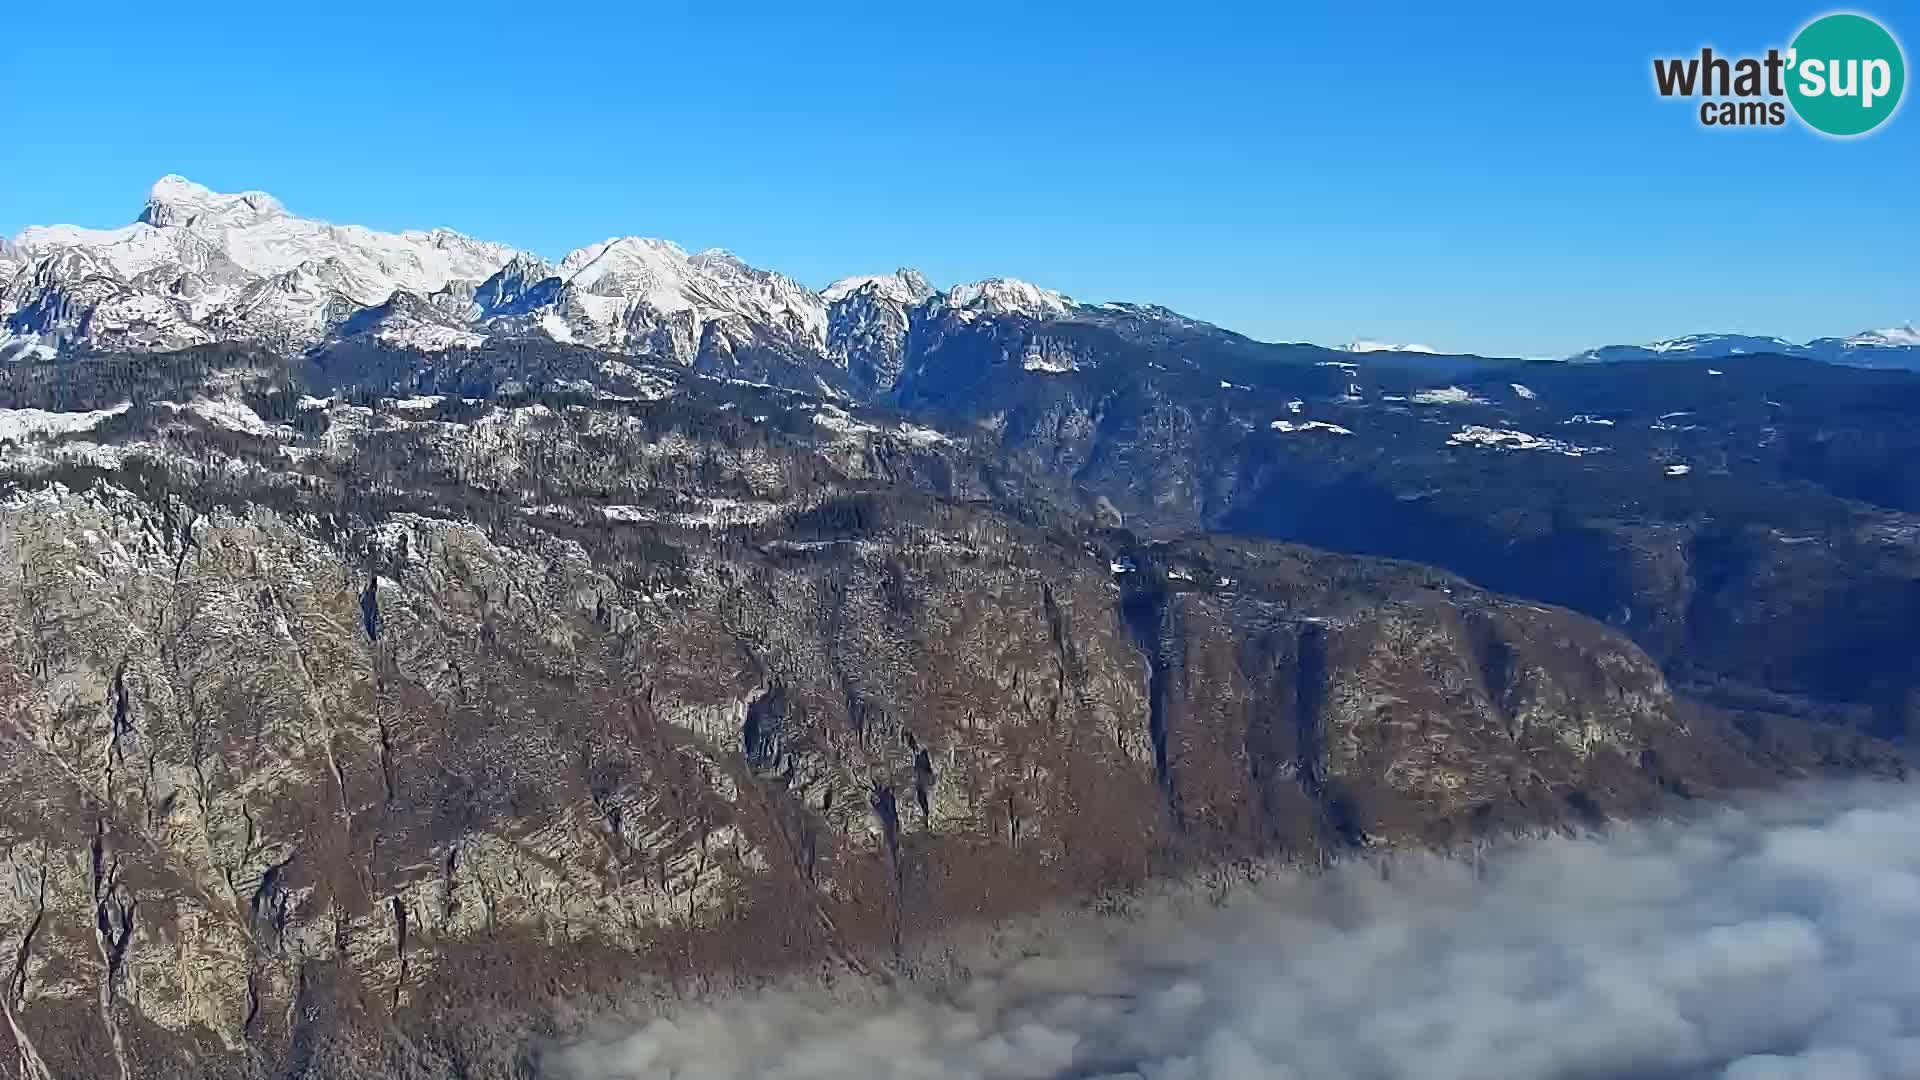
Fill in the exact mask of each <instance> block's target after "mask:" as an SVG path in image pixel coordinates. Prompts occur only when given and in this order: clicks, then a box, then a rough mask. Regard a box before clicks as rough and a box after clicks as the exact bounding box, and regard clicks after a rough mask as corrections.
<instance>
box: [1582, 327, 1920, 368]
mask: <svg viewBox="0 0 1920 1080" xmlns="http://www.w3.org/2000/svg"><path fill="white" fill-rule="evenodd" d="M1767 354H1771V355H1776V356H1793V357H1799V358H1801V359H1805V360H1820V361H1823V362H1825V363H1829V364H1845V365H1848V366H1851V367H1883V368H1916V367H1920V329H1916V328H1915V327H1914V325H1913V324H1912V323H1907V324H1906V325H1904V326H1894V327H1887V328H1885V329H1880V330H1863V331H1861V332H1860V333H1857V334H1852V335H1849V336H1847V337H1823V338H1815V339H1813V340H1812V341H1807V342H1802V343H1795V342H1792V341H1788V340H1786V339H1785V338H1778V337H1763V336H1759V335H1754V334H1688V335H1685V336H1683V337H1677V338H1668V339H1667V340H1665V341H1655V342H1650V343H1648V344H1646V345H1605V346H1602V347H1600V348H1597V349H1588V350H1587V351H1586V352H1583V353H1578V354H1576V355H1574V356H1572V357H1569V358H1568V359H1569V360H1571V361H1572V362H1574V363H1618V362H1621V361H1632V360H1725V359H1729V358H1732V357H1737V356H1757V355H1767Z"/></svg>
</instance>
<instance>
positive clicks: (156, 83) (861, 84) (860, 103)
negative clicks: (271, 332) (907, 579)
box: [0, 0, 1920, 355]
mask: <svg viewBox="0 0 1920 1080" xmlns="http://www.w3.org/2000/svg"><path fill="white" fill-rule="evenodd" d="M1454 6H1455V5H1450V4H1407V5H1404V6H1403V5H1390V4H1371V3H1362V2H1354V0H1341V2H1330V3H1326V4H1316V5H1313V7H1314V8H1315V10H1306V11H1299V10H1285V9H1286V8H1291V7H1293V5H1281V4H1267V3H1258V4H1256V3H1246V4H1237V5H1215V4H1209V3H1203V2H1193V0H1182V2H1177V3H1166V2H1162V3H1154V4H1136V3H1131V2H1119V3H1097V4H1094V3H1088V4H1071V5H1069V4H1042V3H1040V2H1038V0H1034V2H1031V3H1021V4H1013V3H998V2H977V3H967V4H954V3H934V4H913V3H904V4H903V3H886V4H881V3H861V2H855V3H840V4H827V5H820V4H792V3H782V4H777V5H776V4H771V3H760V2H758V0H738V2H731V3H709V4H699V5H696V4H678V3H660V4H648V3H638V2H636V3H632V4H608V5H604V6H600V5H594V4H575V3H568V4H557V3H556V4H541V5H535V4H525V5H516V6H492V5H489V4H487V3H479V2H468V3H461V4H444V5H442V4H428V3H424V2H422V3H415V2H412V0H389V2H387V3H383V4H379V5H370V4H361V3H352V2H343V3H336V4H331V5H326V6H324V7H323V6H322V5H318V4H286V5H277V4H260V3H257V2H256V3H250V4H246V5H234V6H232V7H230V8H228V9H226V10H224V11H217V12H216V11H213V10H212V9H211V5H202V4H199V3H191V4H181V5H173V4H146V5H141V6H132V5H129V6H126V7H124V8H116V7H115V6H114V5H111V4H108V5H101V6H97V7H89V8H88V9H87V10H86V11H85V13H84V14H82V13H81V12H80V11H79V10H78V9H75V8H73V7H72V6H70V5H59V6H56V5H54V4H51V3H47V2H45V0H24V4H22V3H21V2H20V0H16V2H15V3H14V4H13V5H11V6H10V9H9V12H8V16H7V19H6V24H5V29H4V33H5V36H6V38H7V39H8V44H7V45H6V46H5V48H4V49H0V95H4V98H5V100H6V101H7V102H8V108H7V112H8V115H9V118H10V120H9V124H8V128H9V130H8V131H6V132H5V133H4V135H3V136H0V235H3V234H11V233H13V232H15V231H16V230H18V229H19V228H20V227H21V226H24V225H28V224H35V223H43V222H51V221H62V222H75V223H79V224H88V225H110V224H121V223H124V222H126V221H128V220H130V219H131V218H132V217H133V216H134V215H135V214H136V213H137V212H138V210H139V206H140V202H141V200H142V198H143V197H144V194H145V192H146V189H147V187H148V186H149V185H150V184H151V183H152V181H153V180H154V179H155V178H156V177H158V176H159V175H160V174H162V173H166V172H179V173H182V174H184V175H186V176H189V177H191V178H193V179H195V180H198V181H200V182H202V183H205V184H207V185H209V186H212V187H214V188H217V189H222V190H236V189H242V188H261V189H265V190H268V191H271V192H273V193H275V194H276V195H278V196H280V197H281V199H282V200H283V201H284V202H285V203H286V204H287V205H288V206H289V207H290V208H291V209H293V210H294V211H296V212H299V213H304V214H308V215H312V216H318V217H323V218H327V219H330V220H335V221H341V222H357V223H364V224H369V225H374V226H378V227H386V228H403V227H425V226H433V225H446V226H450V227H453V228H456V229H460V230H462V231H464V232H468V233H472V234H474V235H477V236H482V237H486V238H489V239H497V240H503V241H506V242H510V243H513V244H515V245H519V246H522V247H526V248H530V249H533V250H535V251H539V252H541V253H543V254H547V255H552V256H557V255H560V254H563V253H564V252H565V251H567V250H568V249H570V248H572V247H575V246H578V245H581V244H584V243H588V242H591V241H593V240H596V239H601V238H604V237H606V236H609V235H614V234H621V233H638V234H643V235H650V236H662V237H666V238H668V239H671V240H674V241H676V242H679V243H681V244H682V245H685V246H687V247H690V248H699V247H707V246H720V247H727V248H730V249H732V250H734V251H735V252H737V253H738V254H740V255H741V256H742V257H743V258H746V259H747V260H748V261H750V262H754V263H756V264H758V265H763V266H768V267H772V268H775V269H779V270H783V271H785V272H787V273H789V274H791V275H793V276H795V277H797V278H799V279H801V280H803V281H806V282H808V283H811V284H814V285H821V284H824V283H825V282H827V281H828V280H831V279H832V278H834V277H838V276H841V275H844V274H851V273H861V272H873V271H879V270H887V269H891V268H893V267H894V266H897V265H901V264H906V265H913V266H918V267H920V268H921V269H923V270H925V271H926V272H927V273H928V274H929V275H930V276H931V277H932V278H933V279H934V280H935V281H936V282H937V283H952V282H955V281H959V280H967V279H972V278H977V277H983V276H988V275H993V274H1005V275H1012V276H1017V277H1023V278H1027V279H1030V280H1033V281H1036V282H1039V283H1041V284H1045V285H1048V286H1051V287H1054V288H1058V289H1061V290H1063V291H1065V292H1067V293H1069V294H1071V295H1073V296H1075V297H1076V298H1079V299H1083V300H1106V299H1135V300H1150V301H1155V302H1159V303H1164V304H1167V305H1169V306H1171V307H1173V308H1176V309H1178V310H1180V311H1183V312H1186V313H1188V314H1191V315H1195V316H1198V317H1201V318H1205V319H1209V320H1212V321H1215V322H1219V323H1221V324H1223V325H1226V326H1230V327H1233V328H1235V329H1239V330H1242V331H1244V332H1246V333H1249V334H1252V335H1254V336H1256V337H1262V338H1267V339H1273V340H1288V341H1293V340H1309V341H1321V342H1330V343H1337V342H1340V341H1345V340H1348V339H1350V338H1355V337H1361V336H1366V337H1374V338H1380V339H1386V340H1393V341H1419V342H1425V343H1429V344H1432V345H1434V346H1437V347H1441V348H1447V349H1461V350H1478V351H1483V352H1499V353H1513V354H1522V355H1535V354H1563V353H1566V352H1570V351H1573V350H1576V349H1579V348H1582V347H1585V346H1588V345H1592V344H1596V343H1601V342H1614V341H1641V340H1646V339H1650V338H1656V337H1661V336H1666V335H1671V334H1676V333H1681V332H1685V331H1689V330H1722V329H1726V330H1750V331H1764V332H1771V333H1778V334H1781V335H1784V336H1787V337H1793V338H1804V337H1809V336H1815V335H1821V334H1828V333H1840V332H1851V331H1854V330H1858V329H1862V328H1865V327H1869V326H1881V325H1887V324H1890V323H1897V322H1902V321H1905V320H1908V319H1920V244H1917V243H1916V242H1917V241H1920V195H1916V194H1915V193H1916V191H1920V113H1916V108H1915V106H1914V105H1913V104H1912V103H1911V102H1909V103H1908V104H1907V105H1906V107H1904V108H1903V109H1902V110H1901V113H1900V114H1899V115H1897V116H1896V117H1895V118H1894V119H1893V121H1891V123H1890V124H1889V125H1888V126H1887V127H1885V128H1883V129H1882V130H1881V131H1880V132H1879V133H1877V134H1875V135H1874V136H1872V137H1869V138H1867V139H1863V140H1855V141H1852V142H1839V141H1829V140H1825V139H1822V138H1819V137H1817V136H1814V135H1811V134H1809V133H1807V132H1806V131H1804V130H1802V129H1800V128H1798V127H1797V126H1796V127H1791V128H1789V129H1788V130H1785V131H1781V130H1778V129H1771V130H1766V131H1733V132H1728V131H1710V130H1703V129H1702V128H1701V127H1700V126H1699V125H1698V123H1697V120H1696V118H1695V116H1694V115H1693V112H1692V109H1691V107H1690V106H1688V105H1686V104H1682V103H1678V102H1671V101H1661V100H1659V99H1657V98H1656V97H1655V96H1654V93H1653V91H1652V82H1651V76H1650V74H1649V60H1650V58H1651V57H1652V56H1654V55H1683V54H1686V53H1689V52H1697V51H1698V49H1699V47H1700V46H1701V45H1702V44H1709V43H1710V44H1713V45H1715V46H1716V47H1717V48H1720V49H1723V50H1727V51H1745V50H1751V51H1759V50H1762V49H1764V48H1766V47H1767V46H1769V45H1784V44H1785V43H1786V41H1787V40H1788V38H1790V36H1791V35H1792V33H1793V32H1794V31H1795V30H1796V29H1797V28H1798V27H1799V26H1801V25H1802V24H1803V23H1804V22H1806V21H1807V20H1808V19H1809V18H1810V17H1812V16H1813V15H1815V14H1819V13H1821V12H1822V11H1824V10H1826V9H1824V8H1822V7H1819V6H1815V5H1805V4H1801V5H1793V4H1789V5H1779V4H1772V3H1722V4H1717V5H1712V6H1708V5H1687V7H1688V8H1689V10H1687V11H1684V12H1676V11H1672V10H1667V8H1668V7H1669V5H1665V4H1652V3H1646V4H1634V3H1627V4H1622V3H1607V4H1582V5H1558V4H1555V5H1533V4H1529V5H1515V6H1512V7H1509V8H1495V7H1493V6H1480V5H1474V7H1475V10H1474V11H1472V12H1470V13H1454V12H1452V11H1450V10H1443V9H1450V8H1453V7H1454ZM176 7H178V8H179V9H182V10H174V9H175V8H176ZM1043 8H1044V9H1045V10H1041V9H1043ZM185 9H201V10H200V11H199V12H192V13H188V12H186V10H185ZM1862 10H1866V11H1868V12H1869V13H1871V14H1875V15H1878V16H1880V17H1881V18H1882V19H1883V20H1884V21H1886V22H1887V23H1889V24H1890V25H1891V27H1892V29H1893V30H1894V32H1895V33H1896V34H1897V35H1901V36H1902V39H1903V41H1904V42H1905V43H1906V45H1907V50H1908V54H1909V59H1910V60H1911V59H1912V58H1913V54H1914V52H1915V44H1914V43H1915V42H1917V41H1920V5H1916V4H1914V3H1912V2H1911V0H1908V2H1905V3H1900V4H1881V5H1879V6H1872V5H1869V6H1868V7H1866V8H1864V9H1862ZM1914 93H1920V91H1909V94H1908V96H1912V95H1913V94H1914ZM1796 264H1798V265H1796Z"/></svg>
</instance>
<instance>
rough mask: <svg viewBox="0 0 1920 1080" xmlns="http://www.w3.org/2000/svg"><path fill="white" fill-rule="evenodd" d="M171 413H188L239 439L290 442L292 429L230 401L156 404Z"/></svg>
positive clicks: (214, 400)
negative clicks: (285, 440)
mask: <svg viewBox="0 0 1920 1080" xmlns="http://www.w3.org/2000/svg"><path fill="white" fill-rule="evenodd" d="M154 404H156V405H161V406H164V407H166V408H169V409H172V410H174V411H175V412H190V413H192V414H193V415H195V416H197V417H199V418H200V419H202V420H205V421H206V422H207V423H209V424H212V425H213V426H215V427H221V428H226V429H227V430H228V431H238V432H240V433H241V434H243V435H258V436H260V437H261V438H265V439H282V438H290V437H292V435H293V429H292V428H288V427H275V426H273V425H272V424H269V423H267V422H266V421H265V420H262V419H260V414H259V413H257V412H254V411H253V410H252V409H250V408H248V407H247V406H246V405H245V404H244V403H242V402H238V401H234V400H232V399H230V398H218V399H214V398H194V399H193V400H192V401H189V402H187V403H186V404H185V405H182V404H180V403H179V402H177V401H158V402H155V403H154Z"/></svg>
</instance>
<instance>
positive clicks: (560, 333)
mask: <svg viewBox="0 0 1920 1080" xmlns="http://www.w3.org/2000/svg"><path fill="white" fill-rule="evenodd" d="M1009 316H1011V317H1018V318H1024V319H1029V320H1036V321H1046V320H1055V319H1061V318H1086V319H1090V320H1094V321H1104V322H1107V323H1109V324H1113V323H1115V322H1117V321H1124V322H1125V323H1126V324H1127V325H1128V326H1129V327H1131V328H1132V329H1133V330H1134V331H1135V332H1138V331H1139V327H1140V324H1141V323H1142V321H1143V320H1144V321H1145V322H1147V323H1153V324H1155V325H1160V326H1164V327H1167V328H1169V329H1171V328H1175V327H1178V328H1180V329H1183V330H1188V331H1191V330H1194V329H1196V328H1201V329H1207V330H1211V329H1213V328H1209V327H1206V324H1202V323H1196V322H1194V321H1193V320H1190V319H1185V318H1184V317H1181V316H1178V315H1176V314H1174V313H1173V312H1169V311H1165V309H1161V308H1154V307H1147V306H1138V305H1113V304H1108V305H1103V306H1101V307H1099V308H1089V307H1083V306H1081V305H1079V304H1076V303H1075V302H1074V301H1073V300H1072V299H1070V298H1068V297H1066V296H1064V295H1062V294H1060V293H1058V292H1054V291H1052V290H1049V289H1044V288H1041V287H1039V286H1037V285H1032V284H1029V283H1027V282H1024V281H1018V280H1014V279H1011V278H993V279H989V280H986V281H980V282H974V283H970V284H962V285H956V286H953V287H952V288H950V289H948V290H946V291H945V292H941V291H939V290H937V289H935V288H934V287H933V285H932V284H931V283H930V282H928V281H927V279H926V278H925V277H923V276H921V275H920V274H919V273H917V272H915V271H912V270H904V269H903V270H899V271H896V272H895V273H892V274H880V275H861V276H854V277H848V278H843V279H841V280H839V281H836V282H834V283H833V284H831V285H829V286H827V287H826V288H825V289H822V290H820V291H818V292H816V291H814V290H812V289H810V288H808V287H807V286H805V285H803V284H801V283H799V282H797V281H795V280H793V279H792V278H789V277H787V276H785V275H783V274H779V273H776V272H773V271H770V270H763V269H759V268H757V267H753V266H749V265H747V264H746V263H744V262H742V261H741V260H740V259H738V258H736V257H734V256H733V255H732V254H730V253H728V252H726V251H723V250H719V249H713V250H708V251H701V252H696V253H691V254H690V253H688V252H687V251H685V250H683V249H681V248H680V247H678V246H676V245H674V244H672V243H669V242H667V241H664V240H656V239H648V238H644V237H637V236H622V237H612V238H609V239H607V240H603V241H601V242H599V243H596V244H590V245H588V246H586V247H583V248H580V249H578V250H576V251H573V252H570V253H568V254H567V255H566V256H565V257H564V258H562V259H561V260H560V261H559V262H557V263H556V262H550V261H548V260H547V259H544V258H542V257H540V256H538V255H535V254H532V253H529V252H524V251H519V250H516V249H514V248H512V247H509V246H507V245H504V244H495V243H489V242H487V241H483V240H476V239H474V238H472V237H468V236H464V235H462V234H460V233H456V232H453V231H451V230H447V229H432V230H427V231H408V232H400V233H387V232H379V231H376V230H373V229H367V228H363V227H360V226H355V225H332V224H328V223H326V222H323V221H317V220H314V219H311V218H303V217H298V216H296V215H294V214H291V213H289V212H288V211H287V209H286V208H285V207H284V206H282V205H281V203H280V202H279V200H277V199H275V198H274V197H273V196H271V195H268V194H266V193H265V192H259V191H246V192H240V193H237V194H223V193H220V192H215V191H211V190H209V189H207V188H206V187H203V186H201V185H199V184H196V183H193V182H192V181H190V180H187V179H185V178H183V177H179V176H166V177H162V178H161V179H160V180H159V182H157V183H155V184H154V186H153V188H152V190H151V192H150V193H149V194H148V197H147V201H146V205H145V206H144V207H143V209H142V210H141V212H140V214H139V217H138V219H137V220H136V221H135V222H134V223H133V224H130V225H126V226H124V227H121V228H116V229H89V228H80V227H77V226H72V225H51V226H36V227H32V228H28V229H26V230H24V231H22V232H21V233H20V234H19V235H18V236H15V237H13V238H12V239H11V240H4V239H0V359H20V358H24V357H28V356H52V355H57V354H58V353H59V352H62V351H85V350H105V349H127V350H136V351H142V350H146V351H162V350H169V349H178V348H184V347H187V346H192V345H198V344H204V343H208V342H216V341H243V342H255V343H259V344H263V345H267V346H270V347H274V348H281V349H307V348H312V347H315V346H318V345H321V344H324V343H326V342H329V341H333V340H339V339H343V338H346V339H351V338H356V337H363V338H370V339H373V340H377V341H379V342H381V343H383V344H386V345H389V346H394V347H401V348H410V349H418V350H423V351H429V352H435V351H444V350H447V349H452V348H471V347H475V346H478V345H481V344H483V343H484V342H486V341H487V340H488V339H489V338H492V337H521V338H525V337H534V338H544V339H551V340H553V341H559V342H568V343H577V344H581V345H587V346H591V347H593V348H596V349H601V350H605V351H609V352H615V353H627V354H632V355H635V356H644V357H649V358H652V359H656V360H661V361H665V362H671V363H678V364H682V365H696V366H701V367H703V368H709V369H719V368H724V367H728V366H738V365H742V364H749V366H755V365H757V366H758V367H761V368H764V367H765V366H766V365H767V364H768V363H774V362H787V363H799V364H801V365H802V366H803V367H805V366H809V365H814V364H817V363H824V364H826V365H828V366H830V367H833V368H837V369H839V370H840V371H841V372H843V373H844V374H845V376H846V378H847V380H848V381H849V382H850V383H851V384H852V385H853V386H855V387H858V388H863V389H866V390H871V391H885V390H887V389H890V388H891V387H892V386H893V385H894V384H895V382H896V381H897V380H898V379H899V377H900V374H901V371H902V369H903V366H904V364H905V363H906V359H905V357H906V352H907V345H908V341H909V338H910V336H911V334H912V333H913V331H914V327H915V326H916V325H922V324H942V325H950V326H965V325H968V324H972V323H975V322H978V321H980V320H983V319H997V318H1001V317H1009ZM1340 349H1341V350H1342V351H1345V352H1347V353H1350V354H1368V353H1381V354H1385V355H1389V356H1406V355H1408V354H1414V353H1430V352H1432V351H1433V350H1432V349H1430V348H1429V347H1427V346H1424V345H1393V344H1383V343H1381V342H1377V341H1368V340H1362V341H1354V342H1351V343H1349V344H1347V345H1344V346H1341V347H1340ZM1746 353H1782V354H1786V355H1791V356H1803V357H1808V358H1812V359H1819V360H1825V361H1829V362H1834V363H1845V364H1857V365H1866V366H1876V367H1882V366H1884V367H1920V330H1916V329H1915V328H1914V327H1913V326H1912V325H1908V326H1904V327H1896V328H1892V329H1887V330H1876V331H1868V332H1865V333H1861V334H1855V335H1853V336H1851V337H1841V338H1821V339H1818V340H1815V341H1810V342H1806V343H1804V344H1795V343H1793V342H1788V341H1784V340H1782V339H1779V338H1767V337H1754V336H1748V335H1738V334H1703V335H1693V336H1688V337H1682V338H1675V339H1672V340H1669V341H1661V342H1655V343H1653V344H1650V345H1636V346H1620V345H1615V346H1606V347H1603V348H1598V349H1592V350H1589V351H1587V352H1585V353H1581V354H1579V355H1578V356H1575V357H1571V358H1569V359H1571V360H1573V361H1575V362H1606V361H1620V360H1644V359H1701V360H1706V359H1725V358H1728V357H1732V356H1737V355H1741V354H1746ZM1077 366H1078V362H1077V361H1074V362H1068V361H1065V360H1061V359H1059V358H1050V357H1028V358H1027V361H1026V362H1025V363H1024V364H1023V367H1024V368H1025V369H1026V370H1029V371H1038V372H1045V373H1060V372H1065V371H1070V370H1076V369H1077Z"/></svg>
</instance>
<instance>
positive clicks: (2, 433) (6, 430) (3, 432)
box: [0, 401, 132, 443]
mask: <svg viewBox="0 0 1920 1080" xmlns="http://www.w3.org/2000/svg"><path fill="white" fill-rule="evenodd" d="M129 408H132V404H131V403H130V402H124V401H123V402H121V403H120V404H118V405H115V406H114V407H113V408H111V409H93V410H91V411H88V412H49V411H47V410H46V409H0V442H11V443H26V442H31V441H33V440H36V439H44V438H47V437H49V436H56V435H71V434H73V433H75V432H79V431H92V430H93V429H94V428H96V427H99V426H100V425H101V424H103V423H105V422H106V421H108V420H111V419H113V418H114V417H116V416H119V415H120V414H121V413H123V412H126V411H127V410H128V409H129Z"/></svg>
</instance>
